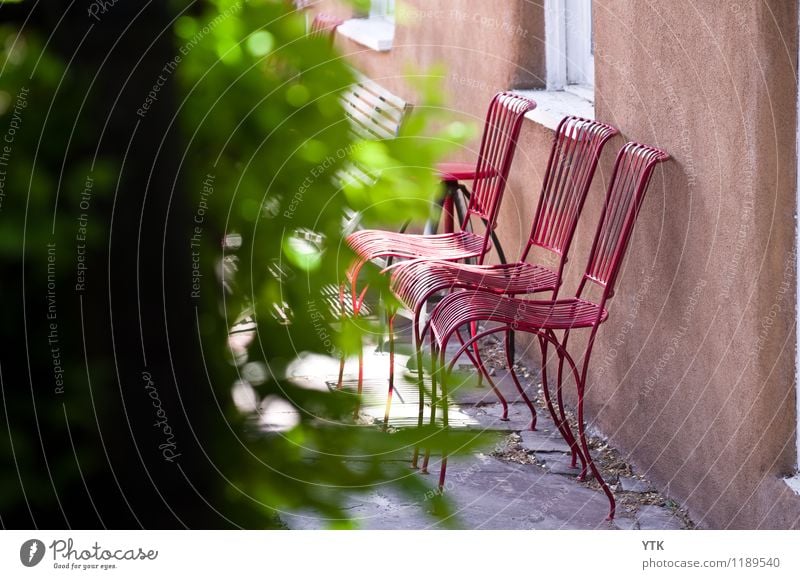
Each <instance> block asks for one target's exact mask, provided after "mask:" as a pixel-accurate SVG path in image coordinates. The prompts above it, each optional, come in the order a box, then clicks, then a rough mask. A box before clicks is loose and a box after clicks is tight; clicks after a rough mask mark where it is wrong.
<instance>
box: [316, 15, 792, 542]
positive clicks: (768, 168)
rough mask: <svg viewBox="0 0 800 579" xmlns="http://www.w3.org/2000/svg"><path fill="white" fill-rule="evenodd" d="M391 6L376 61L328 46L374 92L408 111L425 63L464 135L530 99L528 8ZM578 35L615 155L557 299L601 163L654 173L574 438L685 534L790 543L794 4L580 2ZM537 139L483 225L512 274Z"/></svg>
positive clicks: (538, 158)
mask: <svg viewBox="0 0 800 579" xmlns="http://www.w3.org/2000/svg"><path fill="white" fill-rule="evenodd" d="M406 5H407V6H409V8H407V9H406V10H405V11H404V12H405V15H404V16H405V18H403V16H401V18H400V24H399V25H398V27H397V34H396V38H395V46H394V48H393V49H392V50H391V51H390V52H386V53H376V52H373V51H370V50H368V49H364V48H363V47H360V46H359V45H357V44H355V43H353V42H351V41H348V40H347V39H342V38H339V39H338V40H337V44H338V45H339V46H340V47H341V48H342V49H343V50H344V51H345V52H346V53H350V55H351V58H352V59H353V60H354V62H355V63H356V65H357V66H358V67H359V68H360V69H362V70H363V71H364V72H365V73H366V74H368V75H369V76H371V77H372V78H375V79H377V80H378V81H379V82H381V83H383V84H385V85H386V86H387V87H389V88H391V89H392V90H394V91H396V92H398V93H399V94H402V95H403V96H405V97H406V98H408V99H410V100H413V92H412V91H411V90H410V89H409V88H408V87H407V85H406V84H405V83H404V81H403V77H404V75H405V74H406V68H405V65H406V64H407V63H413V64H414V65H416V66H417V67H420V68H421V69H422V70H424V69H425V68H426V67H429V66H430V65H433V64H436V63H442V64H444V65H445V66H446V70H445V72H444V75H445V77H446V79H445V88H446V90H447V91H448V92H449V94H448V105H449V106H450V107H451V108H452V109H454V110H456V111H459V112H460V113H461V114H462V115H464V117H465V118H472V119H473V120H475V121H476V122H477V123H480V122H481V120H482V116H483V114H484V111H485V107H486V105H487V103H488V101H489V99H490V98H491V96H492V95H493V94H494V93H495V92H496V91H498V90H503V89H507V88H512V87H538V86H542V85H543V78H544V40H543V37H544V24H543V23H544V18H543V10H542V7H541V3H540V2H525V1H522V0H517V1H508V2H502V3H500V2H492V3H484V2H478V1H477V0H472V1H470V0H453V1H449V2H444V1H442V0H439V1H427V2H422V1H421V0H416V1H414V2H407V3H406ZM323 9H325V10H337V9H339V8H337V7H336V6H334V5H333V3H332V2H330V1H329V2H327V3H323ZM593 17H594V34H595V43H596V45H595V70H596V73H595V74H596V115H597V118H599V119H601V120H604V121H607V122H609V123H611V124H613V125H615V126H617V127H618V128H619V129H620V131H621V133H622V136H620V137H617V138H615V139H613V140H612V141H610V142H609V144H608V146H607V147H606V150H605V152H604V154H603V158H602V160H601V164H600V166H599V168H598V172H597V175H596V177H595V185H594V186H593V188H592V191H591V192H590V195H589V199H588V201H587V206H586V210H585V212H584V217H583V219H582V222H581V224H580V226H579V229H578V233H577V235H576V242H575V244H574V246H573V251H572V254H571V260H570V272H569V277H568V281H567V283H566V284H565V288H564V290H563V293H564V294H569V293H570V292H573V291H574V289H575V287H576V285H577V282H578V280H579V274H580V272H582V270H583V267H584V265H585V260H586V255H587V253H588V250H589V246H590V244H591V237H592V233H593V230H594V226H595V220H596V218H597V216H598V212H599V209H600V207H601V204H602V195H603V192H604V187H605V181H606V180H607V179H608V177H609V175H610V171H611V166H612V163H613V158H614V155H615V153H616V150H618V149H619V147H620V146H621V145H622V144H623V143H624V142H625V140H637V141H642V142H645V143H648V144H653V145H657V146H659V147H661V148H663V149H665V150H666V151H668V152H669V153H670V154H671V155H672V156H673V161H671V162H670V163H668V164H666V165H664V166H663V167H662V168H660V169H658V170H657V171H656V173H655V176H654V179H653V184H652V186H651V189H650V192H649V196H648V198H647V200H646V202H645V204H644V207H643V209H642V212H641V215H640V219H639V222H638V224H637V230H636V233H635V235H634V239H633V242H632V246H631V249H630V251H629V252H628V253H629V255H628V259H627V261H626V264H625V268H624V272H623V274H622V276H621V279H620V280H619V283H618V291H617V294H616V296H615V298H614V299H613V300H612V302H611V306H610V307H611V318H610V320H609V322H608V323H607V324H606V327H605V328H603V330H601V332H600V335H599V338H598V342H597V346H596V354H595V356H594V359H593V363H592V366H591V371H590V393H589V404H588V407H587V408H588V417H589V418H588V419H589V421H590V422H592V423H593V426H595V427H596V428H598V429H599V430H600V431H602V432H603V433H604V434H605V435H607V436H608V437H609V438H610V439H611V440H612V442H613V444H615V445H616V446H617V447H619V448H620V449H621V450H622V451H623V452H624V453H626V454H627V455H629V458H630V460H631V461H632V462H633V463H634V464H635V465H636V467H637V468H638V470H639V471H640V472H642V473H644V474H646V475H647V476H648V477H649V478H651V479H652V480H653V482H655V483H656V484H657V485H658V486H659V487H660V488H661V489H662V490H664V491H665V492H666V493H667V494H669V495H670V496H672V497H674V498H675V499H677V500H678V501H680V502H681V503H682V504H684V505H685V506H686V507H688V509H689V511H690V513H691V515H692V517H693V518H694V520H695V521H696V522H697V523H699V525H700V526H702V527H707V528H787V527H795V528H800V497H797V496H796V495H794V494H793V493H791V491H789V489H788V487H787V486H786V485H785V483H784V482H783V481H782V480H781V477H783V476H785V475H787V474H790V473H791V472H792V470H793V469H794V468H795V466H796V465H795V462H796V443H795V426H796V416H795V386H794V375H795V367H794V366H795V364H794V356H795V319H796V315H795V298H794V296H795V271H794V260H795V255H794V247H795V219H794V213H795V211H796V207H795V174H796V152H795V130H796V102H797V100H796V99H797V88H796V87H797V85H796V72H795V67H796V65H797V62H796V61H797V20H798V7H797V3H796V2H794V1H785V0H769V1H767V0H765V1H760V2H730V3H728V2H725V3H720V2H715V1H712V0H699V1H691V2H690V1H688V0H675V1H673V2H661V3H657V4H656V3H652V2H648V1H646V0H634V1H631V0H595V2H594V16H593ZM551 138H552V133H551V131H549V130H548V129H546V128H544V127H542V126H541V125H538V124H536V123H534V122H532V121H526V123H525V125H524V127H523V131H522V135H521V139H520V143H519V149H518V152H517V158H516V161H515V166H514V169H513V173H512V179H511V181H510V183H509V188H508V191H507V194H506V195H507V196H506V199H505V201H504V205H503V208H502V210H501V216H500V234H501V238H502V240H503V243H504V247H505V248H506V252H507V254H509V256H510V257H512V258H513V257H514V256H515V255H517V254H518V252H519V248H520V246H521V244H522V243H524V239H525V237H526V235H527V233H528V231H527V230H528V227H529V223H530V219H531V217H532V214H533V211H534V209H535V206H536V205H535V204H536V200H537V195H538V188H539V184H540V183H541V179H542V175H543V171H544V167H545V163H546V161H547V154H548V152H549V147H550V142H551ZM474 155H475V151H474V149H473V150H465V151H463V152H462V153H461V155H460V156H461V157H462V158H464V159H470V158H474ZM577 343H578V342H576V343H575V345H577ZM522 346H524V343H523V344H522ZM520 350H521V351H522V350H524V347H521V348H520ZM533 353H534V352H533V350H532V349H531V350H530V354H531V355H533Z"/></svg>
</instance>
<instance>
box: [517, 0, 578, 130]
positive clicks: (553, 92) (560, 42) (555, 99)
mask: <svg viewBox="0 0 800 579" xmlns="http://www.w3.org/2000/svg"><path fill="white" fill-rule="evenodd" d="M544 10H545V17H544V26H545V66H546V67H547V73H546V80H547V90H544V91H541V90H540V91H530V92H529V91H524V92H526V93H528V94H530V96H532V97H533V98H534V99H535V100H536V103H537V107H536V109H534V110H533V111H531V112H529V113H528V114H527V115H525V116H526V117H528V118H529V119H531V120H534V121H536V122H538V123H540V124H542V125H544V126H546V127H549V128H551V129H555V128H556V127H557V126H558V123H559V122H561V119H563V118H564V117H565V116H567V115H577V116H580V117H585V118H589V119H591V118H594V45H593V34H592V0H545V2H544ZM520 92H523V91H520Z"/></svg>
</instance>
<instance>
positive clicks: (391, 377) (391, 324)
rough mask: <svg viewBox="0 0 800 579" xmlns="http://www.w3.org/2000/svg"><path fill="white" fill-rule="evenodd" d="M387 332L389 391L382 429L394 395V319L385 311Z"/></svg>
mask: <svg viewBox="0 0 800 579" xmlns="http://www.w3.org/2000/svg"><path fill="white" fill-rule="evenodd" d="M387 317H388V331H389V391H388V392H387V393H386V410H385V411H384V414H383V429H384V430H386V429H387V428H388V427H389V413H390V412H391V410H392V394H393V393H394V318H395V313H394V312H390V311H387Z"/></svg>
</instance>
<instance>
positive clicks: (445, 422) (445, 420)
mask: <svg viewBox="0 0 800 579" xmlns="http://www.w3.org/2000/svg"><path fill="white" fill-rule="evenodd" d="M444 357H445V348H444V347H442V351H441V356H440V359H439V367H438V368H437V371H438V372H440V373H441V374H440V375H439V382H440V384H441V390H442V429H443V430H445V431H446V430H447V428H448V426H449V425H450V423H449V419H450V407H449V401H448V399H447V395H448V394H447V374H448V371H447V366H446V364H445V359H444ZM446 476H447V448H446V447H445V445H444V444H443V445H442V463H441V466H440V468H439V493H440V494H441V493H442V492H443V491H444V480H445V477H446Z"/></svg>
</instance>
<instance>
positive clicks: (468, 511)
mask: <svg viewBox="0 0 800 579" xmlns="http://www.w3.org/2000/svg"><path fill="white" fill-rule="evenodd" d="M431 466H432V469H431V472H432V476H430V480H431V485H433V484H434V483H435V481H436V473H437V472H438V461H432V465H431ZM414 476H422V475H418V474H415V475H414ZM448 481H450V482H449V483H448V485H447V488H446V494H447V497H448V499H450V500H451V501H452V502H453V505H454V509H455V513H456V517H455V519H453V520H450V521H447V522H443V521H439V520H437V519H436V518H435V517H434V516H433V515H432V514H431V507H432V504H431V501H430V500H429V498H426V497H425V496H421V497H405V496H403V495H401V494H400V493H399V491H396V490H394V489H389V488H380V489H376V490H374V491H371V492H369V493H367V494H366V495H364V496H359V497H356V496H353V497H351V499H350V501H348V504H347V512H348V514H349V515H350V516H352V517H353V518H355V519H356V520H357V521H358V524H359V527H360V528H363V529H437V528H448V527H452V526H454V524H456V523H458V525H457V526H458V527H462V528H468V529H509V530H522V529H616V528H618V526H617V525H616V524H615V523H612V522H608V521H606V520H605V517H606V515H607V514H608V501H607V500H606V498H605V496H604V495H602V494H601V493H597V492H595V491H592V490H591V489H587V488H585V487H582V486H580V485H577V484H575V483H574V482H572V481H569V480H566V479H564V478H563V477H555V476H550V475H548V474H547V473H546V472H545V471H544V470H543V469H541V468H540V467H538V466H536V465H520V464H511V463H505V462H502V461H500V460H497V459H495V458H492V457H488V456H486V455H475V456H472V457H469V458H461V459H458V460H451V461H450V463H449V464H448ZM283 518H284V521H285V522H286V523H287V525H288V526H289V527H290V528H294V529H318V528H326V527H327V526H330V524H331V523H333V521H325V520H324V519H321V518H318V517H314V516H312V515H310V514H309V513H296V514H293V515H285V516H283ZM620 522H621V524H622V525H623V526H628V522H627V521H626V520H625V518H624V517H622V518H621V521H620Z"/></svg>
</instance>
